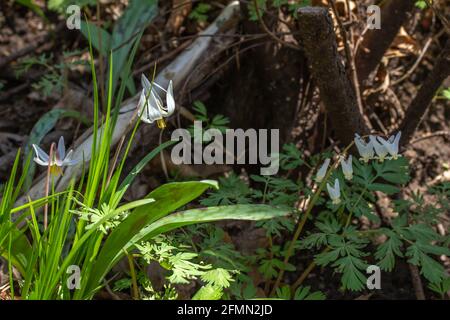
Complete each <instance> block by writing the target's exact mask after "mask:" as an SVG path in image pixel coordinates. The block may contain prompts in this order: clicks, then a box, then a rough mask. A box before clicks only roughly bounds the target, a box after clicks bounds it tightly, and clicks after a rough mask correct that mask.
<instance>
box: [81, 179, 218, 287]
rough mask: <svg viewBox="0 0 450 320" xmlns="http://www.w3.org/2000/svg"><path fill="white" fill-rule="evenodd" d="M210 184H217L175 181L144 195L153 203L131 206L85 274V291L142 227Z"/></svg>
mask: <svg viewBox="0 0 450 320" xmlns="http://www.w3.org/2000/svg"><path fill="white" fill-rule="evenodd" d="M210 187H217V183H216V182H215V181H210V180H205V181H192V182H175V183H167V184H165V185H162V186H161V187H159V188H157V189H156V190H154V191H152V192H151V193H150V194H149V195H148V196H147V197H146V198H151V199H154V200H155V202H152V203H149V204H147V205H143V206H141V207H139V208H136V209H134V210H133V211H132V212H131V213H130V215H129V216H128V217H127V218H126V219H125V220H124V221H123V222H122V223H121V224H120V225H119V226H117V227H116V228H115V229H114V230H113V232H112V233H111V234H110V235H109V237H108V239H107V240H106V241H105V243H104V245H103V247H102V250H101V251H100V253H99V255H98V258H97V261H96V263H95V267H94V268H93V270H92V272H91V274H90V276H89V283H88V291H87V292H86V294H89V292H90V291H92V290H94V289H95V287H96V286H98V285H99V283H100V280H101V279H102V278H103V277H104V276H105V275H106V273H107V272H108V271H109V270H110V269H111V268H112V266H113V265H114V264H115V263H116V262H117V261H118V259H119V258H120V257H121V256H122V255H123V251H122V250H123V249H127V248H129V247H130V243H133V244H134V243H135V242H137V241H140V240H141V239H140V238H139V237H137V235H139V232H140V231H141V230H142V229H143V228H144V227H146V226H148V225H149V224H151V223H152V222H154V221H156V220H157V219H159V218H161V217H163V216H165V215H167V214H169V213H171V212H173V211H174V210H176V209H178V208H180V207H182V206H184V205H185V204H187V203H189V202H190V201H192V200H194V199H195V198H197V197H199V196H200V195H201V194H202V193H203V192H205V191H206V190H207V189H208V188H210Z"/></svg>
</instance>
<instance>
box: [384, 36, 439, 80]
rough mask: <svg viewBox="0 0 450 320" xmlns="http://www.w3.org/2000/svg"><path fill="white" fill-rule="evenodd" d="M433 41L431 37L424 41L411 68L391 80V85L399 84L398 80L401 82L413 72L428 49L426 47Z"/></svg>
mask: <svg viewBox="0 0 450 320" xmlns="http://www.w3.org/2000/svg"><path fill="white" fill-rule="evenodd" d="M432 42H433V38H429V39H428V40H427V42H426V43H425V45H424V47H423V49H422V52H421V53H420V55H419V57H418V58H417V60H416V62H415V63H414V65H413V66H412V67H411V69H409V70H408V72H407V73H405V74H404V75H403V76H402V77H401V78H399V79H397V80H394V81H392V82H391V85H396V84H399V83H400V82H402V81H403V80H405V79H407V78H408V77H409V76H410V75H411V74H412V73H413V72H414V70H416V68H417V67H418V66H419V64H420V61H422V59H423V57H424V56H425V53H426V52H427V50H428V47H429V46H430V44H431V43H432Z"/></svg>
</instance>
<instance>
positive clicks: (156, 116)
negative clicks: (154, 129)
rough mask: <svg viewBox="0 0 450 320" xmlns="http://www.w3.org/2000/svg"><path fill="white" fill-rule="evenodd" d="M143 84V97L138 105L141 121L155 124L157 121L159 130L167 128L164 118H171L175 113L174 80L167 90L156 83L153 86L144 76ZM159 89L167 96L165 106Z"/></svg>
mask: <svg viewBox="0 0 450 320" xmlns="http://www.w3.org/2000/svg"><path fill="white" fill-rule="evenodd" d="M141 84H142V92H141V96H140V97H139V103H138V113H139V116H141V114H142V117H141V120H142V121H144V122H146V123H153V122H154V121H156V122H157V124H158V128H160V129H162V128H165V127H166V123H165V122H164V119H163V118H166V117H168V116H170V115H171V114H172V113H173V112H174V111H175V99H174V96H173V83H172V80H170V81H169V86H168V87H167V90H166V89H164V88H163V87H161V86H160V85H159V84H157V83H156V82H153V84H152V83H150V81H149V80H148V79H147V77H146V76H145V75H144V74H142V76H141ZM153 86H154V87H153ZM155 87H156V88H155ZM158 89H160V90H161V91H162V92H164V93H165V95H166V97H165V98H166V103H165V105H164V102H163V100H162V99H161V97H160V96H159V94H158Z"/></svg>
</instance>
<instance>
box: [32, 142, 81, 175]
mask: <svg viewBox="0 0 450 320" xmlns="http://www.w3.org/2000/svg"><path fill="white" fill-rule="evenodd" d="M33 149H34V152H35V154H36V157H35V158H34V162H36V163H37V164H38V165H41V166H45V167H48V166H50V172H51V173H52V174H54V175H59V174H62V167H64V166H73V165H75V164H77V162H78V160H72V154H73V150H69V152H68V153H67V154H66V146H65V145H64V137H62V136H61V138H59V141H58V147H57V149H56V150H55V151H54V152H53V155H52V159H50V157H49V155H48V154H47V153H45V151H44V150H42V149H41V148H40V147H39V146H38V145H35V144H33Z"/></svg>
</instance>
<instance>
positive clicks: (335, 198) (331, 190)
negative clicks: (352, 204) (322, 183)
mask: <svg viewBox="0 0 450 320" xmlns="http://www.w3.org/2000/svg"><path fill="white" fill-rule="evenodd" d="M327 189H328V194H329V195H330V198H331V200H332V202H333V204H339V203H341V188H340V186H339V179H336V180H334V187H332V186H331V185H330V184H329V183H327Z"/></svg>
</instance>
